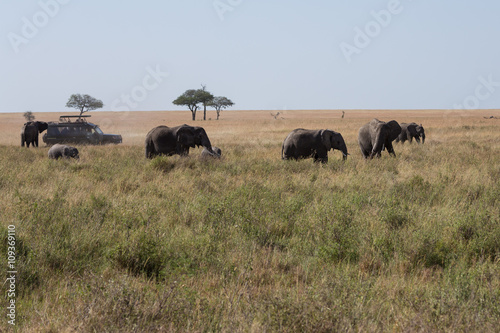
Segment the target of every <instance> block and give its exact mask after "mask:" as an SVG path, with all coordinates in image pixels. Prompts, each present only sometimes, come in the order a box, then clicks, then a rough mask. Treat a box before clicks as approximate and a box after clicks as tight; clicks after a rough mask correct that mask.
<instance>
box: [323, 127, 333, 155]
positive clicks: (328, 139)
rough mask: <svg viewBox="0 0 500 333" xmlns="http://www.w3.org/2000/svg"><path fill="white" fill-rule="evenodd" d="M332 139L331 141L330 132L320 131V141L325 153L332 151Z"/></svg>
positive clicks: (331, 134)
mask: <svg viewBox="0 0 500 333" xmlns="http://www.w3.org/2000/svg"><path fill="white" fill-rule="evenodd" d="M332 139H333V132H332V131H330V130H321V141H322V142H323V144H324V145H325V148H326V150H327V151H329V150H330V149H332Z"/></svg>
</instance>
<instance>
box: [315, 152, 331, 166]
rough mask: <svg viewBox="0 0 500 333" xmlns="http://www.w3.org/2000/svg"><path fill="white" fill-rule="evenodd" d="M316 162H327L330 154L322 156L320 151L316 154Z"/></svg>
mask: <svg viewBox="0 0 500 333" xmlns="http://www.w3.org/2000/svg"><path fill="white" fill-rule="evenodd" d="M314 162H315V163H320V162H321V163H323V164H324V163H327V162H328V156H320V155H318V153H316V154H314Z"/></svg>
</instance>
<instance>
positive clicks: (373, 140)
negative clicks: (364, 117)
mask: <svg viewBox="0 0 500 333" xmlns="http://www.w3.org/2000/svg"><path fill="white" fill-rule="evenodd" d="M400 133H401V126H399V124H398V122H397V121H395V120H391V121H389V122H384V121H380V120H378V119H372V121H370V122H369V123H368V124H365V125H363V126H362V127H361V128H360V129H359V133H358V143H359V147H360V148H361V153H362V154H363V156H364V158H373V157H374V156H376V157H380V155H381V152H382V150H384V149H385V148H387V151H388V152H389V154H390V155H393V156H394V157H396V153H395V152H394V148H393V147H392V141H394V140H396V138H397V137H398V135H399V134H400Z"/></svg>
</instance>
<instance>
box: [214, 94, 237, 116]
mask: <svg viewBox="0 0 500 333" xmlns="http://www.w3.org/2000/svg"><path fill="white" fill-rule="evenodd" d="M208 105H209V106H211V107H213V108H214V109H215V112H217V120H219V116H220V112H221V111H222V110H223V109H226V108H228V107H230V106H233V105H234V103H233V101H231V100H230V99H229V98H227V97H224V96H217V97H214V98H213V99H212V101H211V102H210V103H209V104H208Z"/></svg>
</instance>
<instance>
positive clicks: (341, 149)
mask: <svg viewBox="0 0 500 333" xmlns="http://www.w3.org/2000/svg"><path fill="white" fill-rule="evenodd" d="M339 150H340V151H341V152H342V160H344V161H345V160H346V159H347V156H348V155H349V153H348V152H347V146H346V145H345V142H344V143H343V144H342V147H340V149H339Z"/></svg>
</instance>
